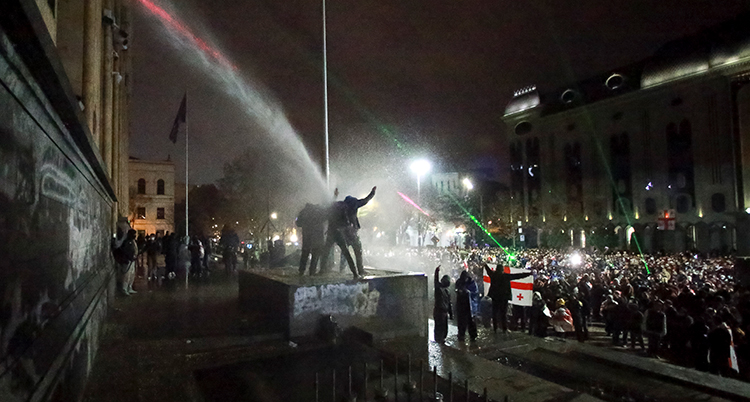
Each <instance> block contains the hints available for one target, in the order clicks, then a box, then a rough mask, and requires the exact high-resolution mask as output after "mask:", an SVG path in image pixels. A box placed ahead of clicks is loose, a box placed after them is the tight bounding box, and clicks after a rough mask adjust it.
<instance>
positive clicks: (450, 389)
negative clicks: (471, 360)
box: [448, 371, 453, 402]
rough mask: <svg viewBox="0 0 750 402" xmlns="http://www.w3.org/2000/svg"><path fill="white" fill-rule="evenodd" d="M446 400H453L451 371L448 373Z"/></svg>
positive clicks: (450, 401) (451, 401)
mask: <svg viewBox="0 0 750 402" xmlns="http://www.w3.org/2000/svg"><path fill="white" fill-rule="evenodd" d="M448 401H449V402H453V372H452V371H451V372H450V373H448Z"/></svg>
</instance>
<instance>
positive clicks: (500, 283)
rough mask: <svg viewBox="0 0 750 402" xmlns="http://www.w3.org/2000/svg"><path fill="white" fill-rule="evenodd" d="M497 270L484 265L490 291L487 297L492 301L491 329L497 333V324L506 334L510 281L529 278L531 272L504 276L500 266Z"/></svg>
mask: <svg viewBox="0 0 750 402" xmlns="http://www.w3.org/2000/svg"><path fill="white" fill-rule="evenodd" d="M497 268H498V269H496V270H494V271H493V270H491V269H490V267H489V265H487V264H484V269H485V270H486V271H487V276H489V277H490V291H489V293H487V296H489V297H490V298H491V299H492V328H493V329H494V330H495V332H497V327H498V324H500V325H502V328H503V332H508V317H507V315H508V302H509V301H510V298H511V296H512V295H513V292H512V291H511V290H510V281H512V280H516V279H522V278H525V277H527V276H530V275H531V272H524V273H520V274H506V273H505V272H503V268H502V267H501V266H498V267H497ZM498 321H500V323H498Z"/></svg>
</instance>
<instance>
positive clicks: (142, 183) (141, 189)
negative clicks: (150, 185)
mask: <svg viewBox="0 0 750 402" xmlns="http://www.w3.org/2000/svg"><path fill="white" fill-rule="evenodd" d="M138 194H146V179H138Z"/></svg>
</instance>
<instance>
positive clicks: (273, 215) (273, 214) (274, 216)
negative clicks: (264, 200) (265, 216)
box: [271, 212, 279, 219]
mask: <svg viewBox="0 0 750 402" xmlns="http://www.w3.org/2000/svg"><path fill="white" fill-rule="evenodd" d="M278 217H279V216H278V215H277V214H276V212H273V213H271V219H276V218H278Z"/></svg>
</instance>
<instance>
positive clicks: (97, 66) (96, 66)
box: [83, 0, 102, 146]
mask: <svg viewBox="0 0 750 402" xmlns="http://www.w3.org/2000/svg"><path fill="white" fill-rule="evenodd" d="M83 13H84V15H83V20H84V26H83V104H84V106H85V109H84V114H85V116H86V123H87V124H88V126H89V130H90V131H91V135H92V136H93V138H94V142H95V143H96V145H97V146H100V145H101V142H102V141H101V130H100V127H99V125H100V121H101V111H100V110H99V104H100V102H101V80H102V76H101V74H102V57H101V53H102V39H101V38H102V3H101V0H86V1H85V2H84V10H83Z"/></svg>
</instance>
